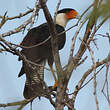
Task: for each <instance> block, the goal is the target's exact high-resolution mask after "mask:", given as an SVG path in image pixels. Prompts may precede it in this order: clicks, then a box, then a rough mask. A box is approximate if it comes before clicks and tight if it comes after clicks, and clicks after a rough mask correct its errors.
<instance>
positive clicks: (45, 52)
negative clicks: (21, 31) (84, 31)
mask: <svg viewBox="0 0 110 110" xmlns="http://www.w3.org/2000/svg"><path fill="white" fill-rule="evenodd" d="M55 26H56V32H57V34H58V33H61V32H63V31H65V29H64V27H62V26H60V25H58V24H56V25H55ZM49 36H50V33H49V29H48V24H47V23H44V24H42V25H40V26H38V27H35V28H32V29H31V30H30V31H29V32H28V33H27V35H26V36H25V38H24V39H23V41H22V43H21V45H22V46H26V47H31V46H34V45H37V44H39V43H41V42H43V41H45V40H46V39H48V37H49ZM65 41H66V35H65V33H63V34H61V35H59V36H57V43H58V49H59V50H60V49H62V48H63V47H64V44H65ZM21 52H22V54H23V55H25V57H26V58H27V59H28V60H30V61H32V62H34V63H36V64H40V65H42V67H43V66H45V62H46V60H47V61H48V64H49V65H52V64H53V62H54V58H53V54H52V47H51V40H50V39H49V40H47V41H46V42H45V43H43V44H42V45H39V46H35V47H32V48H23V49H22V50H21ZM31 66H33V65H31ZM43 72H44V67H43V68H41V67H39V66H36V69H35V70H34V71H33V70H32V68H30V67H29V66H28V65H27V64H26V63H24V62H23V64H22V68H21V71H20V73H19V75H18V76H19V77H20V76H21V75H23V74H24V73H26V84H25V88H24V97H25V98H27V99H29V98H32V97H35V96H40V95H41V93H42V92H41V91H42V88H43V85H42V82H41V81H39V78H40V79H41V80H43V79H44V76H43ZM38 75H39V76H40V77H39V78H38ZM34 77H35V78H34ZM36 77H37V79H36ZM32 82H33V84H32ZM35 83H36V84H35Z"/></svg>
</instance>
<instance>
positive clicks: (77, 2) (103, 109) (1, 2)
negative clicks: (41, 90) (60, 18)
mask: <svg viewBox="0 0 110 110" xmlns="http://www.w3.org/2000/svg"><path fill="white" fill-rule="evenodd" d="M92 2H93V0H62V3H61V6H60V9H62V8H74V9H75V10H77V11H78V12H79V14H81V13H82V12H83V11H84V10H85V9H86V8H87V7H88V6H89V5H90V4H92ZM34 3H35V0H0V15H3V14H4V13H5V12H6V11H7V10H8V16H15V15H18V14H19V13H20V12H25V11H26V9H27V7H30V8H33V6H34ZM47 4H48V8H49V10H50V12H51V14H52V16H53V14H54V11H55V9H56V4H57V0H48V3H47ZM26 19H27V17H24V18H23V19H17V20H13V21H10V22H7V23H6V24H5V25H4V26H3V28H2V29H1V30H0V34H1V33H3V32H7V31H8V30H11V29H14V28H15V27H16V26H18V25H20V24H22V23H23V21H25V20H26ZM76 21H77V20H72V21H71V22H69V23H68V25H67V27H66V29H67V28H69V27H70V26H72V25H74V24H75V23H76ZM44 22H45V17H44V15H43V13H42V10H40V12H39V18H38V21H36V23H35V24H34V26H38V25H39V24H42V23H44ZM109 25H110V23H106V24H105V25H103V27H102V28H101V30H100V31H98V33H103V34H105V33H106V32H110V30H109V28H108V27H110V26H109ZM85 26H86V25H85ZM85 26H84V27H83V28H82V30H81V32H80V34H79V37H80V38H81V37H83V34H84V31H85ZM76 29H77V27H75V28H73V29H71V30H70V31H68V32H67V40H66V44H65V47H64V49H63V50H61V51H60V55H61V62H62V65H65V64H66V63H67V61H68V56H69V52H70V47H71V39H72V37H73V35H74V33H75V30H76ZM26 33H27V31H25V33H24V34H22V33H19V34H15V35H12V36H9V37H7V38H6V39H7V40H8V41H11V42H13V43H17V44H18V43H19V42H21V41H22V39H23V38H24V36H25V35H26ZM97 38H98V37H97ZM80 43H81V41H80V40H77V46H79V44H80ZM102 44H103V46H102ZM91 45H92V47H93V51H95V53H94V55H96V59H95V60H96V61H97V60H98V59H99V60H101V59H103V58H105V57H106V56H107V53H108V51H109V48H108V46H109V43H108V39H106V38H101V37H100V39H99V38H98V40H97V45H98V47H100V46H101V48H99V50H97V49H96V48H95V47H94V45H93V44H91ZM76 50H77V48H76ZM86 55H89V53H88V51H87V52H86V53H85V56H86ZM17 59H18V57H16V56H14V55H12V54H10V53H6V52H5V53H3V54H0V103H8V102H14V101H19V100H22V99H24V98H23V89H24V83H25V75H23V76H22V77H20V78H18V77H17V75H18V73H19V71H20V68H21V62H19V61H18V60H17ZM91 64H92V62H91V59H90V57H89V58H88V61H87V62H86V63H84V64H83V65H81V66H80V67H78V68H77V69H76V70H75V71H73V74H72V77H71V80H70V82H69V86H68V88H69V89H70V91H69V92H70V93H71V92H72V91H73V90H74V88H75V85H76V84H77V82H78V81H79V80H80V78H81V76H82V75H83V74H84V72H85V71H86V70H87V68H89V67H90V65H91ZM104 76H105V71H102V72H101V73H100V74H99V75H98V78H97V81H98V82H97V83H98V90H97V92H98V101H99V106H100V110H110V107H109V105H108V103H107V101H106V99H105V97H104V96H103V95H102V93H101V88H102V85H103V82H104V78H105V77H104ZM89 78H90V77H89ZM89 78H88V79H89ZM109 78H110V77H109ZM45 81H46V82H47V84H48V85H53V84H54V80H53V77H52V74H51V73H50V72H48V71H45ZM93 92H94V89H93V81H91V82H90V84H89V85H88V86H87V87H85V88H84V89H82V90H81V91H80V92H79V94H78V96H77V99H76V103H75V108H76V110H96V105H95V99H94V95H93ZM0 110H16V107H8V108H0ZM23 110H29V105H27V106H26V107H25V108H24V109H23ZM33 110H54V108H53V107H52V106H51V104H50V103H49V102H48V101H47V100H46V99H44V98H41V100H38V99H36V100H34V102H33ZM65 110H66V108H65Z"/></svg>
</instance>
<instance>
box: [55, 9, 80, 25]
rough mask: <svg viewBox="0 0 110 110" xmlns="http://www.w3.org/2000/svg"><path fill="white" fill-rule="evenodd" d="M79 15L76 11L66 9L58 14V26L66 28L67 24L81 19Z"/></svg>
mask: <svg viewBox="0 0 110 110" xmlns="http://www.w3.org/2000/svg"><path fill="white" fill-rule="evenodd" d="M79 17H80V16H79V14H78V12H77V11H76V10H74V9H72V8H64V9H62V10H59V11H58V12H57V16H56V24H59V25H61V26H63V27H65V26H66V24H67V22H68V21H69V20H71V19H79Z"/></svg>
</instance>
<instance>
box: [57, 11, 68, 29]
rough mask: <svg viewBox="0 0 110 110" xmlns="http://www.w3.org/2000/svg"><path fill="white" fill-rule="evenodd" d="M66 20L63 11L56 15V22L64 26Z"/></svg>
mask: <svg viewBox="0 0 110 110" xmlns="http://www.w3.org/2000/svg"><path fill="white" fill-rule="evenodd" d="M67 22H68V20H67V19H66V17H65V13H59V14H58V15H57V16H56V24H59V25H61V26H63V27H66V24H67Z"/></svg>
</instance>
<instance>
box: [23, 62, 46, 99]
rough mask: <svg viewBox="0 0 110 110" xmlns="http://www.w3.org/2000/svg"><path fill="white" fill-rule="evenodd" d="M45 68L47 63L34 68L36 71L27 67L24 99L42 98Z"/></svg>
mask: <svg viewBox="0 0 110 110" xmlns="http://www.w3.org/2000/svg"><path fill="white" fill-rule="evenodd" d="M44 66H45V61H42V62H40V63H39V66H35V67H32V68H34V69H32V68H29V67H25V69H26V71H25V73H26V72H27V73H26V83H25V87H24V92H23V95H24V98H26V99H30V98H34V97H40V96H41V94H42V93H43V83H42V81H43V80H44ZM29 72H31V73H29Z"/></svg>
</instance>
